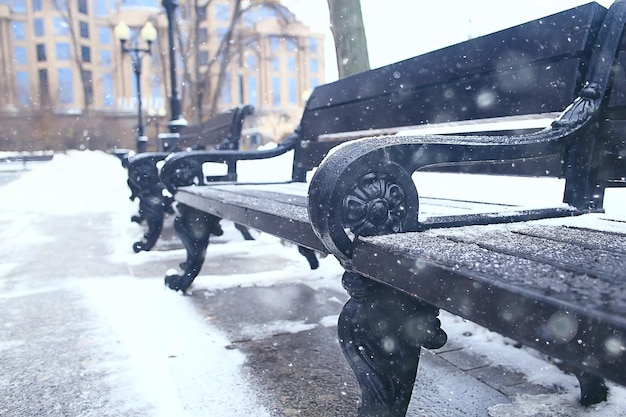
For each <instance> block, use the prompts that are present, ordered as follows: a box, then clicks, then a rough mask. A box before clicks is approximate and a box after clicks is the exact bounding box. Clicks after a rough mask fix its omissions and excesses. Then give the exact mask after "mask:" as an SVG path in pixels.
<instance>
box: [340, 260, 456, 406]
mask: <svg viewBox="0 0 626 417" xmlns="http://www.w3.org/2000/svg"><path fill="white" fill-rule="evenodd" d="M343 285H344V287H345V288H346V290H347V291H348V293H349V294H350V296H351V298H350V300H349V301H348V302H347V303H346V304H345V306H344V308H343V310H342V312H341V315H340V317H339V324H338V333H339V339H340V344H341V348H342V350H343V353H344V355H345V356H346V359H347V360H348V363H349V364H350V366H351V367H352V370H353V371H354V374H355V376H356V377H357V380H358V381H359V385H360V386H361V393H362V405H361V408H360V410H359V416H362V417H370V416H403V415H405V414H406V410H407V407H408V404H409V400H410V399H411V392H412V390H413V385H414V382H415V376H416V373H417V366H418V362H419V357H420V350H421V347H422V346H424V347H426V348H432V349H436V348H440V347H442V346H443V345H444V344H445V343H446V340H447V335H446V333H445V332H444V331H443V330H442V329H441V323H440V321H439V319H438V315H439V310H438V309H437V308H436V307H434V306H432V305H430V304H427V303H424V302H421V301H419V300H417V299H415V298H413V297H410V296H408V295H406V294H404V293H401V292H399V291H396V290H393V289H392V288H390V287H387V286H385V285H383V284H378V283H376V282H374V281H372V280H369V279H367V278H364V277H362V276H361V275H359V274H356V273H352V272H346V273H345V274H344V276H343Z"/></svg>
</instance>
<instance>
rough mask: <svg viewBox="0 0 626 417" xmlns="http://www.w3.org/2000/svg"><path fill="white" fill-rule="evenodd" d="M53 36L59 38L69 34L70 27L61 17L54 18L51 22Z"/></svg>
mask: <svg viewBox="0 0 626 417" xmlns="http://www.w3.org/2000/svg"><path fill="white" fill-rule="evenodd" d="M53 24H54V34H55V35H59V36H67V35H69V34H70V27H69V25H68V24H67V21H66V20H65V19H63V18H62V17H55V18H54V20H53Z"/></svg>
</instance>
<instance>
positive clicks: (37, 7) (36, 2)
mask: <svg viewBox="0 0 626 417" xmlns="http://www.w3.org/2000/svg"><path fill="white" fill-rule="evenodd" d="M41 9H42V8H41V0H33V12H39V11H41Z"/></svg>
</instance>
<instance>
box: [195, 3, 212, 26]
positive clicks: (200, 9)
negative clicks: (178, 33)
mask: <svg viewBox="0 0 626 417" xmlns="http://www.w3.org/2000/svg"><path fill="white" fill-rule="evenodd" d="M209 3H210V2H208V3H205V4H204V5H200V6H197V8H196V19H198V22H204V21H206V19H207V15H208V13H207V8H208V7H209Z"/></svg>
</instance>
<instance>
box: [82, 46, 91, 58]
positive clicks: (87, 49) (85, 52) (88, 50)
mask: <svg viewBox="0 0 626 417" xmlns="http://www.w3.org/2000/svg"><path fill="white" fill-rule="evenodd" d="M80 58H81V59H82V61H83V62H91V48H90V47H88V46H81V47H80Z"/></svg>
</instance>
